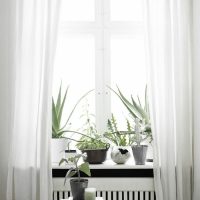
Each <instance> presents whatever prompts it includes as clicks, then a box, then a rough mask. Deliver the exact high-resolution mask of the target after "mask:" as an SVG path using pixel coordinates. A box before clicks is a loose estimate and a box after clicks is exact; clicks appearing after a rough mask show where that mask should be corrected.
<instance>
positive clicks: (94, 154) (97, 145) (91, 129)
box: [76, 109, 109, 164]
mask: <svg viewBox="0 0 200 200" xmlns="http://www.w3.org/2000/svg"><path fill="white" fill-rule="evenodd" d="M85 112H86V113H85V114H84V115H82V117H83V118H84V121H85V123H84V125H83V127H82V129H81V130H82V133H81V138H80V140H79V141H78V143H77V145H76V146H77V148H78V149H79V150H81V151H82V152H83V153H84V152H85V153H86V154H87V157H86V161H87V162H89V163H90V164H100V163H102V162H104V161H105V159H106V155H107V151H108V149H109V144H108V143H107V142H106V141H105V139H104V137H103V136H102V135H101V134H100V133H99V132H98V131H97V128H96V124H95V123H94V122H93V121H92V117H93V119H94V115H92V114H90V113H89V112H88V109H86V111H85Z"/></svg>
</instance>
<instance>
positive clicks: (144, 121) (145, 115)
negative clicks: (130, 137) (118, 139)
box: [109, 86, 152, 141]
mask: <svg viewBox="0 0 200 200" xmlns="http://www.w3.org/2000/svg"><path fill="white" fill-rule="evenodd" d="M109 88H110V89H111V91H113V92H114V93H115V94H116V95H117V96H118V97H119V99H120V100H121V102H122V103H123V105H124V106H125V107H126V109H127V110H128V112H129V113H130V115H131V116H132V118H133V119H136V118H137V119H139V122H140V125H141V126H143V129H144V130H143V131H144V133H145V134H146V135H147V137H148V138H150V141H151V140H152V132H151V122H150V113H149V101H148V91H147V86H146V88H145V103H144V106H142V104H141V101H140V98H139V96H137V100H135V99H134V98H133V96H132V95H131V98H130V100H128V99H127V98H126V97H125V96H124V94H123V93H122V92H121V90H120V89H119V87H118V86H117V91H115V90H114V89H112V88H111V87H109ZM128 123H129V124H127V125H128V126H129V125H130V122H128Z"/></svg>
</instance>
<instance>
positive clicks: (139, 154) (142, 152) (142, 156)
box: [131, 145, 148, 165]
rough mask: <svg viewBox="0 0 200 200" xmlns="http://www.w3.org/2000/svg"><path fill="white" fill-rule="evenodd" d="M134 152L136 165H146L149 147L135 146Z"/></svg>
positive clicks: (133, 147)
mask: <svg viewBox="0 0 200 200" xmlns="http://www.w3.org/2000/svg"><path fill="white" fill-rule="evenodd" d="M131 148H132V151H133V157H134V160H135V164H136V165H145V161H146V156H147V149H148V146H147V145H133V146H131Z"/></svg>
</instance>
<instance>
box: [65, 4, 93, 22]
mask: <svg viewBox="0 0 200 200" xmlns="http://www.w3.org/2000/svg"><path fill="white" fill-rule="evenodd" d="M94 8H95V5H94V0H62V4H61V21H94V19H95V14H94V12H95V11H94Z"/></svg>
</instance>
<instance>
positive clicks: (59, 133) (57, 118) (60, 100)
mask: <svg viewBox="0 0 200 200" xmlns="http://www.w3.org/2000/svg"><path fill="white" fill-rule="evenodd" d="M68 90H69V87H67V89H66V90H65V93H64V96H63V97H62V84H60V89H59V92H58V96H57V100H56V102H55V100H54V98H53V97H52V138H62V137H63V135H64V133H65V132H66V131H65V128H66V126H67V125H69V120H70V119H71V117H72V115H73V113H74V111H75V109H76V107H77V106H78V104H79V103H80V101H81V100H82V99H83V98H84V97H86V96H87V95H88V94H89V93H90V92H91V91H93V90H90V91H89V92H87V93H86V94H84V95H83V96H82V97H81V98H80V99H78V101H77V102H76V104H75V105H74V107H73V108H72V110H71V112H70V113H69V115H68V117H67V120H66V122H65V124H64V125H61V120H62V114H63V109H64V106H65V102H66V97H67V94H68Z"/></svg>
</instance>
